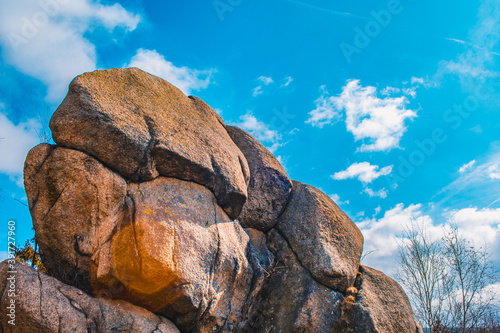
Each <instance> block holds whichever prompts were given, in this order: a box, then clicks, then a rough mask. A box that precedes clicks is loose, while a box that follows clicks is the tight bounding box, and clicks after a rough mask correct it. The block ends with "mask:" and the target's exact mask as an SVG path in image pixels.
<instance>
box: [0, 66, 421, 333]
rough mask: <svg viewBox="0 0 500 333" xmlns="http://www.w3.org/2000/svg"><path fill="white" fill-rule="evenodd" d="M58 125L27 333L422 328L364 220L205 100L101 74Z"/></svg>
mask: <svg viewBox="0 0 500 333" xmlns="http://www.w3.org/2000/svg"><path fill="white" fill-rule="evenodd" d="M50 124H51V128H52V130H53V133H54V140H55V142H56V145H48V144H41V145H38V146H36V147H34V148H33V149H32V150H31V151H30V153H29V154H28V156H27V158H26V162H25V169H24V180H25V187H26V193H27V197H28V203H29V209H30V212H31V215H32V218H33V226H34V229H35V236H36V239H37V242H38V245H39V248H40V252H41V256H42V260H43V263H44V264H45V266H46V267H47V275H45V274H41V273H38V272H36V271H33V270H32V269H30V268H26V267H25V266H19V265H18V266H17V267H18V270H19V272H20V273H19V274H20V275H19V281H20V283H19V284H18V288H19V290H18V293H19V295H18V297H19V300H20V301H19V305H20V307H19V309H20V310H19V311H20V312H19V314H20V318H23V322H24V323H25V324H23V325H28V326H20V327H21V328H22V329H24V331H23V330H21V331H17V332H70V331H71V332H73V331H76V332H80V331H82V332H113V331H120V332H121V331H123V332H156V333H158V332H176V331H177V330H178V331H180V332H207V333H208V332H266V333H267V332H283V333H285V332H287V333H288V332H360V333H361V332H380V333H382V332H391V333H392V332H394V333H396V332H398V333H399V332H403V331H404V332H418V326H417V325H416V324H415V321H414V319H413V313H412V310H411V307H410V305H409V302H408V301H407V299H406V295H405V294H404V292H403V291H402V289H401V288H400V287H399V285H397V283H395V282H394V281H393V280H391V279H389V278H388V277H386V276H385V275H383V273H381V272H378V271H375V270H373V269H370V268H368V267H365V266H360V263H359V261H360V256H361V252H362V248H363V237H362V235H361V233H360V231H359V230H358V228H357V227H356V225H355V224H354V223H353V222H352V221H351V220H350V219H349V217H348V216H347V215H346V214H345V213H344V212H342V210H341V209H340V208H339V207H338V206H337V205H336V204H335V203H334V202H333V201H332V200H331V199H330V198H329V197H328V196H327V195H326V194H324V193H323V192H321V191H320V190H318V189H316V188H314V187H312V186H310V185H307V184H303V183H300V182H297V181H291V180H290V178H289V177H288V176H287V174H286V172H285V170H284V169H283V167H282V166H281V165H280V163H279V162H278V160H277V159H276V158H275V157H274V156H273V155H272V154H271V153H270V152H269V151H268V150H267V149H266V148H265V147H264V146H262V145H261V144H260V143H259V142H258V141H257V140H256V139H255V138H253V137H252V136H251V135H250V134H249V133H247V132H245V131H243V130H241V129H238V128H236V127H231V126H225V124H224V121H223V120H222V119H221V118H220V116H219V115H218V114H217V113H216V112H215V111H214V110H212V109H211V108H210V107H209V106H208V105H207V104H205V103H204V102H203V101H202V100H200V99H198V98H196V97H186V96H185V95H184V94H182V92H180V91H179V90H178V89H177V88H175V87H174V86H172V85H171V84H170V83H168V82H166V81H164V80H162V79H160V78H158V77H155V76H152V75H150V74H147V73H145V72H143V71H140V70H138V69H111V70H105V71H95V72H92V73H86V74H83V75H81V76H78V77H77V78H75V79H74V80H73V82H72V83H71V85H70V89H69V92H68V95H67V96H66V98H65V100H64V101H63V103H62V104H61V106H60V107H59V108H58V110H57V111H56V112H55V113H54V116H53V118H52V119H51V123H50ZM6 269H7V268H6V263H5V262H4V263H3V264H2V266H0V273H1V274H0V275H1V277H2V281H0V282H1V283H3V284H2V285H1V286H2V288H3V289H2V290H4V294H3V296H2V302H4V303H5V302H7V298H6V296H5V285H6V283H7V281H6V280H5V279H6V276H7V273H6ZM353 291H355V294H356V295H353ZM4 303H2V304H4ZM49 309H55V310H49ZM0 311H5V307H4V306H2V310H0ZM165 318H166V319H165ZM113 325H114V326H113ZM162 325H163V326H162ZM2 329H3V331H6V332H7V331H8V330H9V329H10V330H11V331H12V329H13V328H12V327H10V328H9V327H5V326H4V327H2ZM16 329H17V328H16ZM31 329H33V330H31Z"/></svg>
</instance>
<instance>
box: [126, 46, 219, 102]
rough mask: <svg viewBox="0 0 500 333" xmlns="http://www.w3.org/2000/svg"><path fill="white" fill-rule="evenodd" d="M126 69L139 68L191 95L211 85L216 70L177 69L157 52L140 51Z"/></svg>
mask: <svg viewBox="0 0 500 333" xmlns="http://www.w3.org/2000/svg"><path fill="white" fill-rule="evenodd" d="M126 67H137V68H140V69H142V70H144V71H146V72H148V73H151V74H153V75H156V76H159V77H161V78H163V79H165V80H167V81H168V82H170V83H172V84H173V85H174V86H176V87H177V88H179V89H180V90H182V92H183V93H185V94H186V95H190V94H191V93H192V91H193V90H201V89H205V88H206V87H208V85H209V84H210V83H211V79H212V76H213V74H214V73H215V72H216V70H215V69H209V70H196V69H191V68H188V67H177V66H175V65H174V64H172V63H171V62H170V61H168V60H166V59H165V57H164V56H163V55H161V54H159V53H158V52H156V50H145V49H139V50H137V53H136V54H135V55H134V56H133V57H132V59H131V60H130V62H129V63H128V64H127V65H126Z"/></svg>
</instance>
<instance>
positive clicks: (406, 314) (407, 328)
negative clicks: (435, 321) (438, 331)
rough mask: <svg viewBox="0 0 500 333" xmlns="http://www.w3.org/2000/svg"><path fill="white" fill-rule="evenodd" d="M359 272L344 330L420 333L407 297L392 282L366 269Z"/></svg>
mask: <svg viewBox="0 0 500 333" xmlns="http://www.w3.org/2000/svg"><path fill="white" fill-rule="evenodd" d="M359 272H360V278H359V282H358V283H359V285H357V286H356V287H357V288H359V292H358V293H357V295H356V298H355V302H354V304H353V305H352V307H350V308H349V309H347V311H346V313H345V316H346V318H347V319H346V321H345V323H343V324H344V327H349V328H350V329H351V330H353V331H354V332H373V333H399V332H409V333H423V331H422V328H420V325H418V324H417V323H416V322H415V320H414V319H413V311H412V309H411V305H410V302H409V300H408V297H407V296H406V294H405V292H404V291H403V289H402V288H401V287H400V286H399V284H398V283H397V282H396V281H394V280H393V279H391V278H389V277H388V276H386V275H385V274H384V273H382V272H380V271H378V270H376V269H373V268H370V267H367V266H361V267H360V270H359Z"/></svg>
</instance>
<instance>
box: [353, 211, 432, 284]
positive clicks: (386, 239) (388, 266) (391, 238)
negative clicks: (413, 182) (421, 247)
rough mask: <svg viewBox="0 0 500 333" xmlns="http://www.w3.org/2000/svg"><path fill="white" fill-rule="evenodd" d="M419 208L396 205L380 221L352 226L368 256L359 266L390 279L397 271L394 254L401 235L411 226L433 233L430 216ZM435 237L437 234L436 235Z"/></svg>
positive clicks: (371, 219)
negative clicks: (380, 272) (362, 265)
mask: <svg viewBox="0 0 500 333" xmlns="http://www.w3.org/2000/svg"><path fill="white" fill-rule="evenodd" d="M421 207H422V205H420V204H418V205H410V206H408V207H405V205H404V204H402V203H400V204H398V205H396V206H395V207H394V208H392V209H390V210H387V211H386V212H385V213H384V216H383V217H381V218H380V219H376V218H368V219H364V220H361V221H359V222H357V223H356V225H357V226H358V228H359V229H360V230H361V233H362V234H363V238H364V252H365V253H369V254H368V255H367V256H366V258H365V260H364V261H363V264H365V265H368V266H372V267H374V268H376V269H381V270H383V271H384V272H385V273H386V274H388V275H390V276H394V275H395V273H396V271H397V253H398V252H397V251H398V245H399V242H400V241H401V234H402V232H403V231H404V228H405V227H406V226H410V225H411V223H418V224H419V225H423V226H425V227H426V229H427V230H429V229H431V230H429V231H432V232H434V231H436V230H435V228H434V227H433V225H432V219H431V217H430V216H428V215H425V214H423V213H422V211H421ZM438 235H439V234H438Z"/></svg>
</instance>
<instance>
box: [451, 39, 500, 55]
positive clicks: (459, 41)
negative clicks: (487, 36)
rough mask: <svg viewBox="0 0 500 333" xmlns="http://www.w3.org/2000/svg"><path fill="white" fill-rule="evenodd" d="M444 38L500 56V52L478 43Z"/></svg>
mask: <svg viewBox="0 0 500 333" xmlns="http://www.w3.org/2000/svg"><path fill="white" fill-rule="evenodd" d="M445 39H446V40H449V41H452V42H455V43H459V44H462V45H467V46H470V47H472V48H476V49H478V50H481V51H485V52H489V53H491V54H493V55H496V56H500V53H497V52H493V51H491V50H488V49H486V48H484V47H481V46H479V45H474V44H472V43H469V42H466V41H463V40H460V39H455V38H445Z"/></svg>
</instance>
